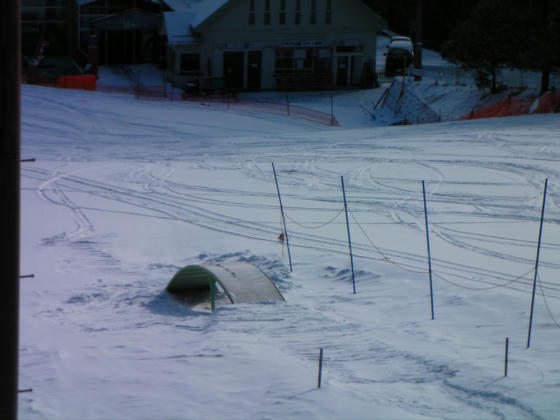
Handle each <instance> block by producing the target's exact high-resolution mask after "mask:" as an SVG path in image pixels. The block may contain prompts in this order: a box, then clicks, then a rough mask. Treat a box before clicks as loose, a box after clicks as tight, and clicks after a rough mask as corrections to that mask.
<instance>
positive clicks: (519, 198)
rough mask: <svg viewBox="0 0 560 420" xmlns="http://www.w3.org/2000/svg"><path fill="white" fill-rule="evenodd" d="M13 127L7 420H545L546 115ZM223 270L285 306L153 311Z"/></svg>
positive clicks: (39, 92) (558, 235)
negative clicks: (195, 269) (392, 123)
mask: <svg viewBox="0 0 560 420" xmlns="http://www.w3.org/2000/svg"><path fill="white" fill-rule="evenodd" d="M345 109H346V108H344V107H341V108H339V109H338V110H337V112H338V113H344V110H345ZM22 111H23V112H22V157H24V158H30V157H35V158H36V159H37V161H36V162H34V163H23V164H22V191H21V197H22V250H21V251H22V259H21V271H22V274H27V273H34V274H35V277H34V278H26V279H22V281H21V340H20V346H21V350H20V388H33V392H29V393H22V394H20V400H19V403H20V405H19V410H20V412H19V414H20V417H21V418H22V419H46V418H48V419H76V418H80V419H146V418H188V419H191V418H227V419H247V418H256V419H260V418H278V419H285V418H298V419H299V418H301V419H309V418H332V419H341V418H345V419H346V418H349V419H353V418H356V419H361V418H393V419H403V418H405V419H406V418H410V419H418V418H446V419H464V418H486V419H492V418H496V419H503V418H527V419H535V418H536V419H554V418H557V416H558V412H559V409H560V403H559V402H558V393H559V391H560V366H559V365H558V349H559V348H560V328H559V325H558V323H557V321H558V320H560V300H559V299H560V286H559V285H558V279H559V275H558V274H559V273H560V264H559V261H560V209H559V204H560V188H559V185H560V166H559V158H560V115H535V116H524V117H515V118H502V119H495V120H478V121H469V122H461V123H441V124H425V125H418V126H406V127H370V126H369V124H371V121H368V120H367V119H366V120H365V123H364V128H354V129H345V128H342V127H325V126H319V125H314V124H312V123H310V122H305V121H302V120H298V119H290V118H288V117H280V116H275V117H274V116H270V115H259V114H251V113H248V112H238V111H235V110H230V111H227V110H218V109H213V108H208V107H204V106H201V105H200V106H199V105H194V104H184V103H177V102H143V101H137V100H135V99H134V98H132V97H131V98H127V97H124V96H118V95H113V96H112V95H107V94H101V93H98V92H80V91H64V90H56V89H47V88H39V87H30V86H23V88H22ZM349 112H350V111H349ZM351 112H354V110H352V111H351ZM337 117H338V118H339V120H340V121H344V119H345V115H338V114H337ZM348 119H352V117H348ZM352 121H353V122H354V124H355V125H357V124H358V120H357V119H353V120H352ZM343 126H344V124H343ZM271 162H274V163H275V166H276V169H277V170H278V175H279V178H278V180H279V186H280V191H281V193H282V198H283V204H284V206H285V207H286V211H287V214H286V215H287V228H288V233H289V235H290V245H291V247H292V248H291V255H292V258H293V263H294V271H293V272H292V273H290V271H289V267H288V260H287V257H288V255H287V250H286V249H285V246H284V245H282V244H281V243H279V242H278V240H277V237H278V235H279V233H280V231H281V227H280V226H281V225H280V220H281V217H280V211H279V206H278V197H277V196H276V189H275V185H274V178H273V174H272V168H271ZM341 176H344V182H345V185H346V194H347V197H348V209H349V211H350V212H349V220H350V229H351V236H352V245H353V250H354V266H355V271H356V272H355V274H356V277H355V278H356V290H357V293H356V294H353V292H352V275H351V270H350V258H349V255H348V242H347V238H348V237H347V231H346V223H345V217H344V212H343V203H342V191H341ZM546 178H548V179H549V183H550V184H549V185H550V188H549V191H548V200H547V207H546V212H545V216H546V218H545V223H544V228H543V247H542V250H541V255H540V259H541V265H540V267H539V273H540V282H539V285H540V286H542V287H538V288H537V292H538V294H537V296H536V299H535V317H534V325H533V327H534V329H533V335H532V343H531V348H530V349H526V340H527V327H528V319H529V309H530V299H531V294H530V292H531V290H532V284H533V274H534V271H533V267H534V262H535V255H536V240H537V236H538V229H539V216H540V211H541V204H542V196H543V185H544V181H545V179H546ZM422 180H425V181H426V190H427V201H428V203H427V207H428V211H429V222H430V226H431V230H430V239H431V245H432V248H431V250H432V257H433V264H432V266H433V271H434V276H433V288H434V310H435V320H431V313H430V296H429V279H428V273H427V258H426V236H425V224H424V223H425V221H424V212H423V209H424V206H423V201H422V186H421V181H422ZM223 261H248V262H251V263H253V264H255V265H257V266H258V267H259V268H261V269H262V270H263V271H265V273H266V274H268V275H269V277H270V278H271V279H272V280H273V281H274V282H275V283H276V285H277V286H278V288H279V289H280V291H281V292H282V294H283V296H284V297H285V299H286V303H279V304H269V305H249V304H245V305H223V306H220V307H219V308H218V309H217V310H216V311H215V312H214V313H209V312H208V311H205V310H202V311H201V310H197V308H196V307H192V306H189V305H187V304H185V303H184V302H180V301H178V300H176V299H175V298H173V297H172V296H170V295H168V294H167V293H166V292H165V290H164V289H165V287H166V285H167V283H168V282H169V280H170V278H171V277H172V276H173V274H174V273H175V272H176V271H177V269H178V268H180V267H183V266H185V265H189V264H204V263H209V264H213V263H219V262H223ZM543 293H544V296H545V297H546V300H545V299H544V298H543ZM506 337H509V338H510V355H509V357H510V365H509V375H508V377H504V376H503V368H504V365H503V362H504V340H505V338H506ZM320 348H324V355H325V361H324V367H323V378H322V379H323V382H322V387H321V388H320V389H317V359H318V355H319V349H320Z"/></svg>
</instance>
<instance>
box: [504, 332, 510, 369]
mask: <svg viewBox="0 0 560 420" xmlns="http://www.w3.org/2000/svg"><path fill="white" fill-rule="evenodd" d="M508 353H509V337H506V354H505V359H504V360H505V362H504V376H507V374H508V358H509V357H508Z"/></svg>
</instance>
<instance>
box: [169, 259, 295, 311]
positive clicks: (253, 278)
mask: <svg viewBox="0 0 560 420" xmlns="http://www.w3.org/2000/svg"><path fill="white" fill-rule="evenodd" d="M216 283H218V284H219V286H220V287H221V289H222V290H223V292H224V294H225V295H226V296H227V299H228V300H229V302H230V303H262V302H284V298H283V297H282V294H281V293H280V291H279V290H278V289H277V288H276V286H275V285H274V283H273V282H272V280H270V278H268V276H267V275H266V274H265V273H263V272H262V271H261V270H260V269H259V268H257V267H255V266H254V265H253V264H250V263H247V262H231V263H224V264H215V265H210V264H202V265H189V266H187V267H184V268H182V269H180V270H179V271H178V272H177V273H176V274H175V275H174V276H173V278H172V279H171V281H170V282H169V284H168V285H167V291H168V292H169V293H172V294H182V295H186V294H189V293H199V292H200V291H202V290H210V296H211V299H213V297H212V296H214V293H215V290H216V288H215V286H216Z"/></svg>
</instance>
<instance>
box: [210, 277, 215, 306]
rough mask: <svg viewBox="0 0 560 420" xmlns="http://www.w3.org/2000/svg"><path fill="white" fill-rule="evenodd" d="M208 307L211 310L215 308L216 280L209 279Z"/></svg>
mask: <svg viewBox="0 0 560 420" xmlns="http://www.w3.org/2000/svg"><path fill="white" fill-rule="evenodd" d="M210 308H211V309H212V312H214V309H216V282H215V281H214V280H210Z"/></svg>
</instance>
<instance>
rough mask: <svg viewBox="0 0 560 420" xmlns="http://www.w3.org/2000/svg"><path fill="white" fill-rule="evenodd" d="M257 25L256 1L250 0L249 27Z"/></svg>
mask: <svg viewBox="0 0 560 420" xmlns="http://www.w3.org/2000/svg"><path fill="white" fill-rule="evenodd" d="M254 24H255V0H249V25H254Z"/></svg>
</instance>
